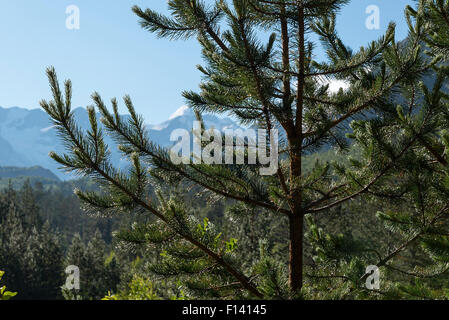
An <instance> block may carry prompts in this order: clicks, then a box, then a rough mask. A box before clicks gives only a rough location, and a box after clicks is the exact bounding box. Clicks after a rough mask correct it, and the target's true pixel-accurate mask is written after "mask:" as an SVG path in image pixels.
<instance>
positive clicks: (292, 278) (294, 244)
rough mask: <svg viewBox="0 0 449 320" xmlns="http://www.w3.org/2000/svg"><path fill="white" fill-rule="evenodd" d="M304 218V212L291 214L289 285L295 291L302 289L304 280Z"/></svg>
mask: <svg viewBox="0 0 449 320" xmlns="http://www.w3.org/2000/svg"><path fill="white" fill-rule="evenodd" d="M303 238H304V218H303V216H302V214H295V215H291V216H290V241H289V252H290V257H289V258H290V259H289V286H290V289H291V290H293V291H298V290H301V288H302V282H303V274H302V273H303V240H304V239H303Z"/></svg>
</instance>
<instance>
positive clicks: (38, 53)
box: [0, 0, 414, 123]
mask: <svg viewBox="0 0 449 320" xmlns="http://www.w3.org/2000/svg"><path fill="white" fill-rule="evenodd" d="M206 1H208V0H206ZM134 4H137V5H139V6H141V7H150V8H152V9H156V10H159V11H161V12H164V11H166V0H118V1H111V0H94V1H93V0H57V1H55V0H0V106H2V107H11V106H20V107H24V108H30V109H32V108H37V107H39V104H38V102H39V100H41V99H42V98H45V99H48V98H50V95H49V89H48V83H47V80H46V77H45V68H46V67H47V66H50V65H53V66H55V67H56V69H57V72H58V74H59V78H60V80H63V79H66V78H70V79H72V81H73V85H74V96H73V103H74V106H87V105H90V104H91V100H90V95H91V93H92V92H93V91H99V92H100V94H101V95H102V96H103V98H104V99H105V100H107V101H109V99H110V98H112V97H119V98H120V97H122V96H123V95H125V94H130V95H131V97H132V99H133V101H134V104H135V107H136V109H137V111H138V112H139V113H141V114H143V115H144V117H145V119H146V122H148V123H160V122H162V121H164V120H166V119H167V118H168V117H169V116H170V115H171V114H172V113H173V112H175V111H176V110H177V109H178V108H179V107H180V106H182V105H183V104H185V102H184V100H183V98H182V96H181V92H182V90H190V89H193V90H195V89H196V88H197V87H198V83H199V81H200V74H199V72H198V71H197V70H196V68H195V66H196V65H197V64H200V63H201V53H200V48H199V46H198V45H197V44H196V43H195V41H194V40H190V41H169V40H166V39H157V38H156V37H155V36H154V35H152V34H150V33H148V32H146V31H144V30H142V29H141V28H140V27H139V25H138V22H137V18H136V16H135V15H134V14H133V13H132V12H131V7H132V5H134ZM407 4H414V1H413V0H353V1H352V3H351V4H349V5H347V6H346V7H345V8H344V9H343V11H342V13H341V16H340V17H339V20H338V24H337V28H338V30H339V33H340V34H341V36H342V38H343V39H344V40H345V42H346V44H348V45H350V46H351V47H353V48H358V47H359V46H360V45H364V44H366V43H368V42H369V41H371V40H374V39H377V38H378V37H379V36H380V35H382V34H383V33H384V32H385V29H386V27H387V25H388V23H389V22H390V21H395V22H396V23H397V25H398V28H397V39H398V40H400V39H402V38H404V37H405V36H406V34H407V28H406V25H405V21H404V8H405V6H406V5H407ZM69 5H77V6H78V7H79V9H80V29H79V30H69V29H67V28H66V18H67V14H66V8H67V6H69ZM370 5H376V6H378V7H379V9H380V29H379V30H369V29H367V28H366V27H365V21H366V19H367V17H368V14H366V13H365V10H366V8H367V7H368V6H370ZM121 111H122V112H124V109H123V108H122V110H121Z"/></svg>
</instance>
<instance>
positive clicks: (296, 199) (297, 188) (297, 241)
mask: <svg viewBox="0 0 449 320" xmlns="http://www.w3.org/2000/svg"><path fill="white" fill-rule="evenodd" d="M290 146H291V151H290V152H291V163H290V195H291V197H292V202H291V209H292V210H291V214H290V216H289V286H290V289H291V290H292V291H294V292H295V291H298V290H301V288H302V284H303V274H302V273H303V264H304V261H303V242H304V214H303V209H302V191H301V175H302V168H301V166H302V158H301V147H300V146H302V136H300V137H299V138H298V137H295V138H293V139H291V140H290Z"/></svg>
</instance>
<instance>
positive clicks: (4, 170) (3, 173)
mask: <svg viewBox="0 0 449 320" xmlns="http://www.w3.org/2000/svg"><path fill="white" fill-rule="evenodd" d="M20 177H30V178H31V177H36V178H45V179H49V180H54V181H60V180H59V178H58V177H57V176H56V175H55V174H54V173H53V172H51V171H50V170H47V169H44V168H42V167H39V166H34V167H30V168H20V167H0V179H10V178H20Z"/></svg>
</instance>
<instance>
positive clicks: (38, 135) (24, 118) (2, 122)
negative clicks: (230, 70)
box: [0, 106, 239, 179]
mask: <svg viewBox="0 0 449 320" xmlns="http://www.w3.org/2000/svg"><path fill="white" fill-rule="evenodd" d="M73 112H74V114H75V117H76V119H77V123H78V124H79V125H80V127H81V128H83V129H87V128H89V118H88V115H87V112H86V109H84V108H77V109H74V110H73ZM98 118H100V116H99V117H98ZM195 120H196V118H195V114H194V112H193V111H192V110H191V109H189V108H188V107H186V106H183V107H181V108H179V109H178V110H177V111H176V112H174V113H173V114H172V115H171V116H170V118H169V119H168V120H167V121H165V122H163V123H161V124H157V125H147V130H148V132H149V136H150V138H151V140H153V141H154V142H155V143H157V144H159V145H161V146H163V147H168V146H170V145H172V143H173V142H171V141H170V134H171V132H172V131H173V130H175V129H180V128H181V129H186V130H188V131H190V130H191V129H192V127H193V122H194V121H195ZM204 122H205V123H206V125H207V126H208V127H214V128H216V129H219V130H223V129H225V128H234V129H237V128H238V127H239V126H238V125H237V124H236V123H235V122H234V121H232V120H231V119H229V118H219V117H216V116H213V115H204ZM106 143H107V144H108V145H109V146H110V149H111V151H113V152H112V161H113V163H115V164H118V165H119V166H121V167H123V166H126V164H127V162H126V160H125V159H123V158H122V156H121V154H119V153H118V152H117V151H116V150H117V148H116V146H115V143H114V142H113V141H112V139H110V138H106ZM50 151H56V152H57V153H63V152H64V151H65V150H64V146H63V144H62V143H61V140H60V138H59V137H58V136H57V132H56V129H55V127H54V126H53V124H52V122H51V121H50V119H49V117H48V116H47V114H46V113H45V112H44V111H43V110H41V109H33V110H28V109H24V108H19V107H12V108H2V107H0V166H41V167H43V168H47V169H50V170H51V171H52V172H53V173H55V174H56V175H57V176H58V177H59V178H61V179H67V178H69V176H67V175H66V174H65V173H64V172H63V171H61V170H60V169H58V167H59V165H58V164H56V163H55V162H54V161H53V160H52V159H51V158H50V157H49V156H48V153H49V152H50Z"/></svg>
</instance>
